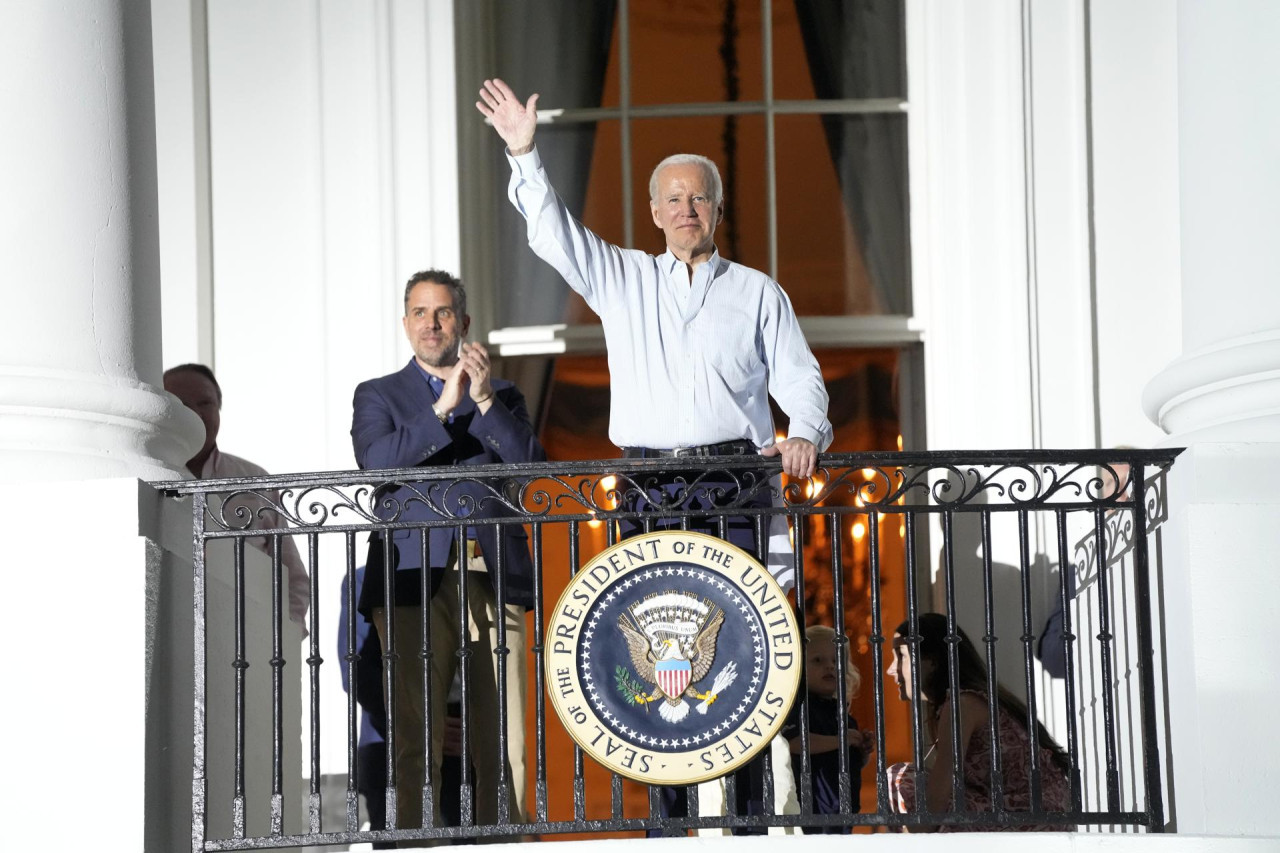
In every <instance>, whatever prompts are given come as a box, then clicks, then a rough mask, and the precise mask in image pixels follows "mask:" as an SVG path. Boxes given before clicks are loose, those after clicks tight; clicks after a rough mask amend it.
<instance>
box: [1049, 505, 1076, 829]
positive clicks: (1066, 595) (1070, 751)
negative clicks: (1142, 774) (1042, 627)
mask: <svg viewBox="0 0 1280 853" xmlns="http://www.w3.org/2000/svg"><path fill="white" fill-rule="evenodd" d="M1055 514H1056V516H1057V527H1058V593H1059V599H1058V604H1059V606H1060V607H1061V608H1062V647H1063V648H1062V654H1063V660H1064V661H1066V681H1065V689H1066V695H1067V757H1068V758H1069V759H1070V762H1071V779H1070V783H1071V810H1072V811H1075V812H1078V811H1080V810H1081V808H1082V805H1081V791H1080V739H1079V734H1078V732H1077V727H1076V713H1077V711H1076V667H1075V660H1074V653H1075V641H1076V635H1075V634H1074V633H1073V626H1072V619H1071V607H1072V597H1071V586H1070V574H1069V573H1070V572H1074V571H1075V567H1074V566H1072V565H1071V563H1070V561H1069V560H1068V558H1067V511H1066V510H1064V509H1060V510H1057V511H1056V512H1055Z"/></svg>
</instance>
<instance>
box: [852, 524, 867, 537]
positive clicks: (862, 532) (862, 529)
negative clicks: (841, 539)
mask: <svg viewBox="0 0 1280 853" xmlns="http://www.w3.org/2000/svg"><path fill="white" fill-rule="evenodd" d="M866 535H867V525H865V524H863V523H862V522H861V521H855V522H854V523H853V541H854V542H861V541H862V539H863V537H865V536H866Z"/></svg>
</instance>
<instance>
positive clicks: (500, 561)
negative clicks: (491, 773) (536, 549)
mask: <svg viewBox="0 0 1280 853" xmlns="http://www.w3.org/2000/svg"><path fill="white" fill-rule="evenodd" d="M503 529H504V528H503V525H501V524H498V525H495V526H494V529H493V541H494V553H493V554H486V555H485V560H486V561H487V560H489V559H492V560H493V561H494V570H495V573H496V576H497V581H498V586H497V589H495V590H494V605H495V607H496V609H497V611H498V612H497V617H496V619H497V625H498V631H497V647H496V648H495V649H494V653H495V654H496V655H497V660H496V661H495V663H494V669H495V670H496V675H497V681H498V762H497V767H498V778H497V779H496V780H494V784H496V785H497V786H498V823H511V791H510V790H509V786H508V785H507V771H506V768H507V766H508V763H507V757H508V748H509V746H510V732H508V730H507V726H508V725H510V722H511V721H510V720H509V719H507V667H508V666H509V665H510V664H509V662H508V660H507V655H508V653H509V651H510V650H509V649H508V648H507V580H506V569H507V566H506V554H504V553H503V547H504V544H503V541H502V540H503V536H502V532H503ZM520 665H521V666H524V661H523V660H522V661H520ZM513 781H514V779H513Z"/></svg>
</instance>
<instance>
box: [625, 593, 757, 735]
mask: <svg viewBox="0 0 1280 853" xmlns="http://www.w3.org/2000/svg"><path fill="white" fill-rule="evenodd" d="M723 624H724V611H723V610H721V609H720V608H719V607H717V606H716V605H715V604H714V603H712V602H711V601H708V600H706V599H703V598H699V597H698V596H696V595H694V594H692V593H689V592H679V591H674V590H668V591H666V592H661V593H658V594H656V595H651V596H649V597H647V598H644V599H642V600H640V601H637V602H635V603H634V604H632V605H631V606H630V607H628V608H626V610H624V611H623V613H622V614H621V615H620V616H619V617H618V629H619V630H620V631H621V632H622V636H623V637H624V638H625V639H626V641H627V648H628V650H629V651H630V653H631V665H632V666H633V667H634V668H635V675H636V676H638V677H639V682H637V681H636V680H635V678H633V677H632V673H630V672H627V671H626V668H625V667H621V666H619V667H618V672H617V673H616V677H617V685H618V692H619V693H620V694H621V695H622V697H623V699H624V700H625V701H626V702H627V703H628V704H631V705H643V706H645V707H646V709H647V707H648V705H649V704H650V703H653V702H657V703H659V704H658V713H659V714H660V715H661V716H662V719H664V720H666V721H667V722H668V723H678V722H680V721H681V720H683V719H684V718H685V717H686V716H688V714H689V705H688V703H686V702H685V697H689V698H691V699H697V700H701V701H700V702H699V704H698V705H697V709H698V712H699V713H701V714H705V713H707V708H709V707H710V706H711V703H713V702H715V701H716V699H717V698H718V697H719V695H720V694H721V693H722V692H723V691H724V690H725V689H726V688H728V687H729V686H730V685H731V684H733V682H734V679H736V678H737V677H738V668H737V665H736V664H735V663H734V662H732V661H730V662H729V663H728V664H726V665H725V666H724V667H722V668H721V669H720V671H719V673H717V674H716V677H715V678H714V679H713V680H712V683H711V688H710V689H709V690H704V691H700V690H698V689H697V687H696V685H697V684H698V683H699V682H701V681H702V680H703V679H704V678H706V676H707V674H708V673H709V672H710V671H711V666H712V664H714V663H715V659H716V638H717V637H718V636H719V634H720V627H721V626H722V625H723ZM646 685H652V689H650V688H649V687H647V686H646Z"/></svg>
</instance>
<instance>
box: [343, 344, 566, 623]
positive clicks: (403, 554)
mask: <svg viewBox="0 0 1280 853" xmlns="http://www.w3.org/2000/svg"><path fill="white" fill-rule="evenodd" d="M492 384H493V393H494V399H493V405H491V406H490V407H489V411H488V412H486V413H485V414H483V415H482V414H480V413H479V412H478V411H477V410H476V406H475V403H473V402H472V401H471V398H470V397H467V396H464V397H463V399H462V402H461V403H459V404H458V407H457V408H456V409H454V411H453V420H452V423H449V424H442V423H440V420H439V419H438V418H437V417H436V415H435V412H433V411H432V410H431V405H432V403H434V402H435V400H434V398H433V395H432V393H431V389H430V388H429V387H428V385H427V382H426V379H425V378H424V377H423V376H422V371H421V370H420V369H419V368H418V367H417V365H415V364H414V363H413V361H412V360H410V361H409V363H408V364H407V365H405V366H404V368H402V369H401V370H399V371H397V372H395V373H392V374H389V375H387V376H383V377H381V378H379V379H370V380H369V381H368V382H361V383H360V385H359V386H357V387H356V393H355V399H354V400H353V401H352V417H351V444H352V447H353V448H354V449H355V454H356V464H358V465H359V466H360V467H361V468H363V469H371V468H411V467H418V466H421V467H428V466H431V467H434V466H441V465H485V464H489V463H494V462H541V461H543V460H545V459H546V458H547V454H546V451H544V450H543V449H542V444H541V443H539V441H538V437H537V436H536V435H535V434H534V431H533V425H532V424H531V423H530V422H529V410H528V407H527V406H526V405H525V400H524V395H523V394H521V393H520V390H519V389H518V388H516V386H515V385H513V384H512V383H510V382H507V381H505V380H502V379H494V380H493V381H492ZM412 487H413V488H417V489H418V490H419V491H421V492H422V493H423V494H424V495H426V496H427V497H429V498H432V499H433V500H436V501H445V502H447V504H448V506H447V509H448V510H449V511H450V512H453V513H458V512H459V511H460V504H459V503H458V500H457V498H459V497H461V496H463V495H468V496H471V497H472V498H473V499H475V500H476V501H479V500H480V499H481V498H483V497H485V496H490V497H491V496H492V492H491V491H490V490H489V489H486V488H484V487H483V486H479V485H476V484H472V483H459V484H449V483H447V482H440V481H436V482H434V483H430V484H427V483H417V484H412ZM429 487H430V490H429V491H428V488H429ZM412 496H413V492H412V491H411V489H410V488H409V487H405V486H396V487H392V488H389V489H384V490H380V491H379V493H378V494H377V495H376V498H375V501H374V513H375V514H376V515H377V516H378V517H379V518H390V517H391V516H392V515H393V514H394V510H392V509H387V508H385V507H383V506H382V504H383V499H384V498H392V499H394V500H396V501H398V502H405V503H404V507H403V511H402V512H401V514H400V516H399V520H400V521H431V520H435V519H439V518H442V517H446V516H442V515H441V514H439V513H437V512H435V511H433V510H432V509H431V507H430V506H429V505H428V504H427V503H425V502H424V501H421V500H411V501H410V500H408V499H409V498H410V497H412ZM406 501H407V502H406ZM495 503H496V502H495V501H492V500H491V501H489V502H488V503H483V504H481V503H477V504H475V505H474V508H473V509H472V510H471V512H472V513H473V515H472V516H471V517H474V518H496V517H500V516H503V515H509V514H510V513H509V512H508V511H506V510H505V509H504V508H503V507H501V506H495ZM475 530H476V538H477V539H478V540H479V543H480V549H481V551H483V552H484V554H485V555H486V558H487V559H486V562H488V564H489V577H490V580H491V581H492V582H493V584H494V588H495V589H497V585H498V580H497V575H496V573H497V565H496V563H495V561H494V559H493V555H494V554H496V553H497V548H496V544H497V543H496V536H495V530H496V528H495V527H494V526H493V525H479V526H477V527H476V528H475ZM455 537H456V529H455V528H453V527H452V526H449V527H438V528H435V529H433V530H432V531H431V533H430V535H429V537H428V539H429V542H428V561H429V562H430V564H431V569H432V571H431V579H430V584H431V585H430V591H431V594H432V595H434V594H435V591H436V590H437V589H438V588H439V586H440V580H441V578H442V576H443V574H444V566H445V563H446V562H447V561H448V557H449V549H450V546H451V545H453V544H454V542H455ZM391 541H392V544H393V545H394V547H395V552H394V553H393V554H392V558H391V559H392V564H393V565H394V566H396V569H397V574H396V576H395V581H396V583H395V586H396V590H395V593H396V596H395V600H396V603H397V604H398V605H413V604H418V603H420V602H421V584H420V580H419V574H418V571H417V570H419V569H421V567H422V547H421V540H420V538H419V533H418V532H417V531H415V530H396V531H392V540H391ZM502 545H503V548H502V553H503V565H504V575H505V578H506V594H505V599H506V602H507V603H508V604H518V605H521V606H523V607H525V608H531V607H533V563H532V561H531V560H530V558H529V544H528V537H527V535H526V534H525V530H524V526H523V525H519V524H510V525H505V526H504V527H503V540H502ZM382 546H383V543H382V539H381V537H380V536H377V535H374V536H373V537H371V538H370V546H369V556H368V563H367V565H368V567H369V569H368V572H367V573H366V574H367V576H366V578H365V584H364V587H363V589H362V591H361V596H360V608H359V609H360V610H361V611H362V612H367V611H368V610H370V609H371V608H373V607H381V606H383V605H384V602H385V598H384V595H385V593H384V589H385V585H384V582H383V572H382V570H381V567H382V565H383V556H382Z"/></svg>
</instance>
